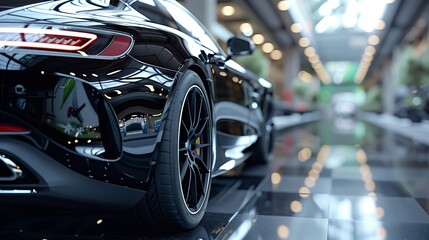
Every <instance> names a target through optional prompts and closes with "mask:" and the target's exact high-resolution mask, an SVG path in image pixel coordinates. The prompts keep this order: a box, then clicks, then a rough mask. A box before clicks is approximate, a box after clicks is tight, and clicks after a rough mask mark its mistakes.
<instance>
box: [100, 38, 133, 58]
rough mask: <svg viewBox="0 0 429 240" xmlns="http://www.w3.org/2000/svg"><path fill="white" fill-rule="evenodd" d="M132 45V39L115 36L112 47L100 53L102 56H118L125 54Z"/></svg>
mask: <svg viewBox="0 0 429 240" xmlns="http://www.w3.org/2000/svg"><path fill="white" fill-rule="evenodd" d="M130 45H131V38H130V37H126V36H115V37H114V38H113V41H112V42H111V43H110V45H109V46H108V47H107V48H106V49H105V50H104V51H103V52H101V53H100V55H101V56H118V55H122V54H123V53H125V52H126V51H127V50H128V48H129V47H130Z"/></svg>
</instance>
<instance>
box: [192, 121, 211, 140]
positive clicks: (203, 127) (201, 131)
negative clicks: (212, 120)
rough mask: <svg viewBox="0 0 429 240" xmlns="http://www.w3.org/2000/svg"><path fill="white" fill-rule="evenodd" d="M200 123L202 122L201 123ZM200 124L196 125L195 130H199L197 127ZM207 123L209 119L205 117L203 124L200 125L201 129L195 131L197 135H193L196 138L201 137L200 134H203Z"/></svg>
mask: <svg viewBox="0 0 429 240" xmlns="http://www.w3.org/2000/svg"><path fill="white" fill-rule="evenodd" d="M201 122H202V121H201ZM201 122H199V123H198V125H197V126H196V129H198V128H200V127H199V126H200V125H201V124H200V123H201ZM208 122H209V118H208V117H206V118H205V119H204V123H203V124H202V126H201V129H200V130H197V131H198V132H197V133H195V135H196V136H197V137H199V136H201V134H202V133H203V131H204V129H205V128H206V125H207V123H208Z"/></svg>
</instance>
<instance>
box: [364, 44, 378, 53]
mask: <svg viewBox="0 0 429 240" xmlns="http://www.w3.org/2000/svg"><path fill="white" fill-rule="evenodd" d="M375 52H376V50H375V47H374V46H368V47H366V48H365V54H371V55H374V54H375Z"/></svg>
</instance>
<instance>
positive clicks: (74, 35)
mask: <svg viewBox="0 0 429 240" xmlns="http://www.w3.org/2000/svg"><path fill="white" fill-rule="evenodd" d="M96 39H97V35H95V34H92V33H83V32H76V31H63V30H53V29H32V28H0V47H8V46H13V47H23V48H33V49H47V50H63V51H79V50H82V49H83V48H85V47H86V46H88V45H89V44H91V43H92V42H94V41H95V40H96Z"/></svg>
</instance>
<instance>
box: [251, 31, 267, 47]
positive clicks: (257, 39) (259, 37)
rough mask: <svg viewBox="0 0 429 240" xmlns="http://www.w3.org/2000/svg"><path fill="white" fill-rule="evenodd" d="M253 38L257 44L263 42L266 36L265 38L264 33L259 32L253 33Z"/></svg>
mask: <svg viewBox="0 0 429 240" xmlns="http://www.w3.org/2000/svg"><path fill="white" fill-rule="evenodd" d="M252 40H253V42H254V43H255V44H262V43H264V41H265V38H264V35H262V34H259V33H258V34H255V35H253V37H252Z"/></svg>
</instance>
